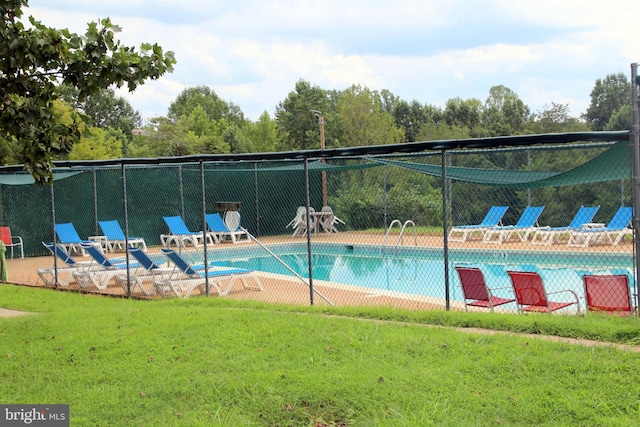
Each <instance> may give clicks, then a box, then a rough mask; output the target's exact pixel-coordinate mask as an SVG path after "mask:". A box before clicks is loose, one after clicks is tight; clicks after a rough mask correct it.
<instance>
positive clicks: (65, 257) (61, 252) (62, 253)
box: [42, 242, 77, 267]
mask: <svg viewBox="0 0 640 427" xmlns="http://www.w3.org/2000/svg"><path fill="white" fill-rule="evenodd" d="M42 244H43V245H44V246H45V247H46V248H47V249H49V250H50V251H51V253H52V254H55V256H57V257H58V259H60V261H62V262H64V263H65V264H67V265H68V266H70V267H73V266H75V265H77V262H76V260H75V259H73V258H72V257H71V255H69V253H68V252H67V251H66V250H65V249H64V247H63V246H60V245H56V246H55V251H54V250H53V243H51V242H42Z"/></svg>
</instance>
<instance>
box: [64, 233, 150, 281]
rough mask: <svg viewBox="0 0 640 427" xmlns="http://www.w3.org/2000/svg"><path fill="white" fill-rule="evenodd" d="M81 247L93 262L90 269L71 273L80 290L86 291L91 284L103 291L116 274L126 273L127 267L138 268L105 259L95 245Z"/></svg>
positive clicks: (133, 264) (134, 264)
mask: <svg viewBox="0 0 640 427" xmlns="http://www.w3.org/2000/svg"><path fill="white" fill-rule="evenodd" d="M81 246H82V249H84V250H85V251H86V252H87V253H88V254H89V256H91V258H92V261H93V264H92V265H91V267H92V268H90V269H88V270H78V271H74V272H73V277H75V278H76V282H78V284H79V285H80V287H81V288H84V289H87V288H88V287H89V285H90V284H92V285H93V286H95V288H96V289H97V290H100V291H102V290H105V289H107V287H108V286H109V281H110V280H111V279H113V278H114V277H116V275H117V274H122V270H124V271H125V272H126V270H127V267H129V268H137V267H138V265H137V264H136V263H129V265H128V266H127V261H126V259H109V258H107V257H106V256H105V255H104V254H103V253H102V250H101V249H99V248H98V246H97V245H96V244H95V243H82V244H81Z"/></svg>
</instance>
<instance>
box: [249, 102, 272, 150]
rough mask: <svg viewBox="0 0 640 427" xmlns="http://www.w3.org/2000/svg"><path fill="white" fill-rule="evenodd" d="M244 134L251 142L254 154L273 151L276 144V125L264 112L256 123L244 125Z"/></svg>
mask: <svg viewBox="0 0 640 427" xmlns="http://www.w3.org/2000/svg"><path fill="white" fill-rule="evenodd" d="M245 133H246V134H247V135H248V138H249V139H250V140H251V141H252V142H253V151H254V152H256V153H266V152H270V151H275V149H276V145H277V143H278V131H277V124H276V122H275V120H272V119H271V117H270V116H269V113H267V112H266V111H265V112H263V113H262V114H261V115H260V118H259V119H258V121H257V122H255V123H251V122H249V123H247V124H246V125H245Z"/></svg>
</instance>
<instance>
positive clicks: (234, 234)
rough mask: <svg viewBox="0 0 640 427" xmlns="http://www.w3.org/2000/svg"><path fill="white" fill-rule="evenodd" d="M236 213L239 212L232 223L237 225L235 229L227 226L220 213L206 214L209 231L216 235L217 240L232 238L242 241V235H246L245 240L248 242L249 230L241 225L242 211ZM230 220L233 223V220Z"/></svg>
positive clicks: (233, 240)
mask: <svg viewBox="0 0 640 427" xmlns="http://www.w3.org/2000/svg"><path fill="white" fill-rule="evenodd" d="M234 212H236V211H234ZM236 213H237V214H238V216H236V217H235V218H234V219H233V222H232V225H235V227H233V230H232V229H231V227H229V226H227V224H226V223H225V221H223V220H222V217H221V216H220V214H219V213H213V214H207V215H205V219H206V221H207V226H208V227H209V231H210V232H211V234H213V235H214V236H215V239H216V241H218V242H224V241H226V240H227V238H230V239H231V241H232V242H233V243H238V242H241V241H242V236H245V239H244V240H245V241H247V242H248V241H249V240H250V239H249V235H248V234H247V232H246V231H244V230H243V229H242V227H241V226H240V217H239V215H240V213H239V212H236ZM229 222H230V223H231V220H230V221H229Z"/></svg>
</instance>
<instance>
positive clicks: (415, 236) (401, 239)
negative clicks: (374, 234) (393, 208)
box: [380, 219, 418, 252]
mask: <svg viewBox="0 0 640 427" xmlns="http://www.w3.org/2000/svg"><path fill="white" fill-rule="evenodd" d="M396 224H397V225H398V227H400V233H399V234H398V237H397V238H396V243H395V245H393V247H394V249H395V248H397V247H398V245H400V244H401V243H404V230H405V229H406V228H407V226H408V225H412V226H413V245H414V246H418V230H417V229H416V224H415V222H413V221H411V220H410V219H408V220H406V221H405V222H404V224H402V223H401V222H400V220H399V219H394V220H393V221H391V224H389V228H388V229H387V232H386V233H385V235H384V241H383V242H382V246H381V247H380V252H382V251H383V250H384V249H385V248H386V247H387V239H388V238H389V234H391V230H392V229H393V226H394V225H396Z"/></svg>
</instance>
